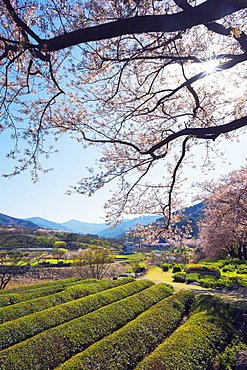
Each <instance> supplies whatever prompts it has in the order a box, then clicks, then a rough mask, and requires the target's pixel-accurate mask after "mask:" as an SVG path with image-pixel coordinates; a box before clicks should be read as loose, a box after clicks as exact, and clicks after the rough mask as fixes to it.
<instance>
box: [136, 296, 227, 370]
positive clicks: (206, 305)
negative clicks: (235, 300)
mask: <svg viewBox="0 0 247 370" xmlns="http://www.w3.org/2000/svg"><path fill="white" fill-rule="evenodd" d="M195 301H196V304H195V305H194V304H193V306H194V307H193V308H194V310H193V311H192V313H191V315H190V317H189V319H188V320H187V321H186V322H185V324H183V325H182V326H180V327H179V328H178V329H177V330H175V331H174V332H173V333H172V334H171V335H170V336H169V337H168V338H167V339H166V340H165V341H164V342H163V343H162V344H160V345H159V346H158V347H157V348H156V349H155V350H154V351H153V352H152V353H151V354H150V355H149V356H147V357H146V358H145V359H144V360H143V361H141V362H140V363H139V364H138V365H137V366H136V367H135V370H157V369H159V370H171V369H176V370H185V369H186V370H205V369H211V368H212V367H211V363H212V359H213V357H214V356H215V355H216V354H217V353H218V352H220V351H222V350H223V349H224V347H225V346H226V345H227V343H229V342H230V340H231V337H232V334H233V333H234V327H233V325H232V324H231V322H232V319H231V315H230V312H229V310H228V305H227V304H225V303H224V302H223V301H222V300H220V299H217V298H216V297H214V296H207V295H201V296H199V297H198V298H196V300H195Z"/></svg>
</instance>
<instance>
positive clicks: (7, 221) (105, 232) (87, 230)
mask: <svg viewBox="0 0 247 370" xmlns="http://www.w3.org/2000/svg"><path fill="white" fill-rule="evenodd" d="M156 219H157V216H145V217H138V218H134V219H133V220H129V219H125V220H123V222H122V223H121V224H119V225H117V226H116V227H115V228H114V229H111V227H110V226H109V225H107V224H106V223H89V222H81V221H78V220H69V221H66V222H63V223H56V222H53V221H49V220H46V219H44V218H41V217H30V218H27V219H19V218H15V217H11V216H7V215H5V214H3V213H0V224H1V225H13V226H22V227H31V228H43V229H51V230H60V231H63V230H64V231H70V232H73V233H80V234H93V235H99V236H100V237H104V238H120V237H121V236H123V234H124V233H125V232H126V231H129V230H130V229H131V228H133V227H135V226H136V223H137V222H138V223H140V224H141V225H147V224H149V223H150V222H153V221H155V220H156Z"/></svg>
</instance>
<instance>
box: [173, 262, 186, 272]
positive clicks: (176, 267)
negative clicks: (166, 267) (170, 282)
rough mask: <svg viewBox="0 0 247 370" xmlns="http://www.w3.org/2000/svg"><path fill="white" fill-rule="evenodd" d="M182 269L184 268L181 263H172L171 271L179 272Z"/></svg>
mask: <svg viewBox="0 0 247 370" xmlns="http://www.w3.org/2000/svg"><path fill="white" fill-rule="evenodd" d="M183 270H184V265H183V264H177V265H174V266H173V268H172V272H173V273H175V272H180V271H183Z"/></svg>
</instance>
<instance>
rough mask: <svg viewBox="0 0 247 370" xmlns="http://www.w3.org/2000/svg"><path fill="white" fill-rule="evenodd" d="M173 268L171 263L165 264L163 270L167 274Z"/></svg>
mask: <svg viewBox="0 0 247 370" xmlns="http://www.w3.org/2000/svg"><path fill="white" fill-rule="evenodd" d="M171 266H172V265H171V264H170V263H164V264H163V265H162V266H161V267H162V270H163V271H164V272H166V271H168V270H169V269H170V268H171Z"/></svg>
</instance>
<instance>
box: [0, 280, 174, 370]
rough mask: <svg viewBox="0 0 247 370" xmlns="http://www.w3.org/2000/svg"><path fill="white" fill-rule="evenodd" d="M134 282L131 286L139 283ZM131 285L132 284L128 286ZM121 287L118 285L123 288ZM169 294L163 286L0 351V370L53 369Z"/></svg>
mask: <svg viewBox="0 0 247 370" xmlns="http://www.w3.org/2000/svg"><path fill="white" fill-rule="evenodd" d="M143 281H144V280H139V281H136V282H135V283H140V282H143ZM131 284H134V283H131ZM124 287H125V286H122V287H121V288H122V289H123V288H124ZM171 293H172V288H171V287H170V286H168V285H167V284H165V283H161V284H157V285H153V286H151V287H150V288H147V289H144V290H143V291H142V292H140V293H137V294H135V295H134V296H132V297H129V298H125V299H122V300H120V301H119V302H116V303H112V304H110V305H108V306H106V307H103V308H101V309H98V310H96V311H95V312H92V313H90V314H87V315H85V316H82V317H79V318H77V319H75V320H71V321H69V322H68V323H65V324H63V325H60V326H57V327H55V328H52V329H50V330H46V331H44V332H43V333H40V334H38V335H36V336H35V337H32V338H30V339H27V340H26V341H24V342H22V343H18V344H16V345H14V346H12V347H10V348H7V349H5V350H3V351H1V352H0V368H1V370H10V369H18V370H24V369H25V370H26V369H32V370H37V369H39V370H40V369H42V370H48V369H54V368H55V367H56V366H58V365H60V364H61V363H63V362H65V361H66V360H68V359H69V358H70V357H72V356H73V355H75V354H76V353H78V352H81V351H83V350H84V349H86V348H87V347H88V346H89V345H91V344H93V343H94V342H96V341H98V340H100V339H102V338H103V337H104V336H106V335H109V334H111V333H113V332H114V331H115V330H118V329H120V328H121V327H122V326H124V325H126V324H127V323H128V322H129V321H130V320H133V319H134V318H135V317H137V316H138V315H139V314H140V313H142V312H144V311H145V310H147V309H148V308H150V307H151V306H152V305H154V304H155V303H157V302H159V301H160V300H162V299H163V298H165V297H166V296H168V295H170V294H171Z"/></svg>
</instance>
